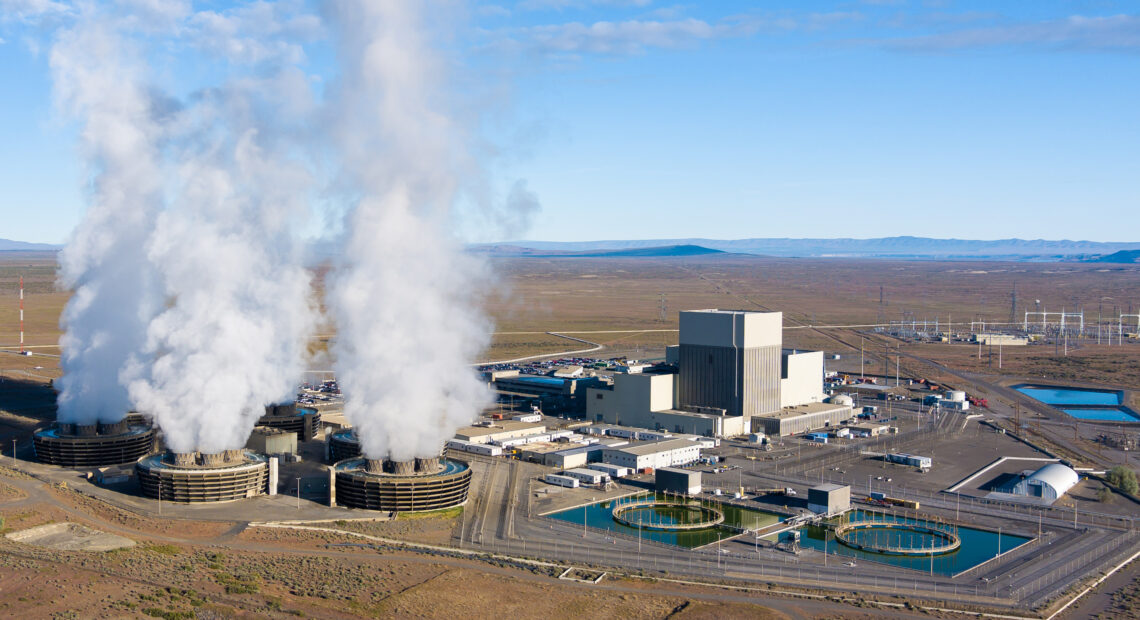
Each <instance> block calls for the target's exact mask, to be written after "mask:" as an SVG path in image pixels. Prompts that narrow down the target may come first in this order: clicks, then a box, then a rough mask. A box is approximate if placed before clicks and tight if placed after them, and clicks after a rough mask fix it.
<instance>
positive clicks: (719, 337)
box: [586, 310, 824, 437]
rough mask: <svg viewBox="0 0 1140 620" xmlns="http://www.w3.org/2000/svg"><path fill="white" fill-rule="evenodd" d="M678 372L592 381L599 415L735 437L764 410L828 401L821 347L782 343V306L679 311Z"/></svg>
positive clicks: (674, 357) (671, 355) (592, 408)
mask: <svg viewBox="0 0 1140 620" xmlns="http://www.w3.org/2000/svg"><path fill="white" fill-rule="evenodd" d="M678 341H679V342H680V344H679V345H677V346H676V347H668V348H667V349H666V359H667V360H668V361H670V362H675V363H676V364H677V372H676V373H675V374H673V373H670V372H656V371H654V370H655V369H645V371H643V372H641V373H634V374H629V373H622V374H617V375H614V378H613V384H612V386H610V387H595V388H588V389H587V392H586V416H587V419H589V420H590V421H593V422H604V423H606V424H619V425H626V426H634V427H639V428H649V429H656V430H663V431H668V432H673V433H688V434H693V435H701V436H705V437H734V436H739V435H744V434H747V433H748V432H750V431H751V430H753V427H754V426H755V424H754V422H753V420H754V419H755V418H756V417H758V416H764V415H770V414H776V413H779V412H780V411H781V410H782V408H785V407H790V406H796V405H803V404H809V403H819V402H821V401H823V399H824V394H823V374H824V371H823V353H822V352H820V351H797V350H793V349H784V348H783V346H782V345H783V313H780V312H747V311H737V310H692V311H684V312H681V314H680V333H679V336H678Z"/></svg>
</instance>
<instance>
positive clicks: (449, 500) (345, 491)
mask: <svg viewBox="0 0 1140 620" xmlns="http://www.w3.org/2000/svg"><path fill="white" fill-rule="evenodd" d="M470 486H471V467H470V466H469V465H468V464H467V463H465V462H463V461H459V460H456V459H450V458H443V457H433V458H416V459H415V460H412V461H393V460H391V459H367V458H364V457H354V458H350V459H346V460H343V461H340V462H338V463H336V464H335V465H333V466H332V467H331V468H330V469H329V504H330V505H343V506H348V507H350V508H366V509H368V510H385V511H390V512H417V511H424V510H439V509H441V508H450V507H452V506H460V505H462V504H464V503H466V502H467V491H468V489H469V488H470Z"/></svg>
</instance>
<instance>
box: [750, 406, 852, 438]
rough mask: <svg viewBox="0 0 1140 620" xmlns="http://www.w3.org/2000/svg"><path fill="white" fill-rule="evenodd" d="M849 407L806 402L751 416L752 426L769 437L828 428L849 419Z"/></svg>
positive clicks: (850, 412)
mask: <svg viewBox="0 0 1140 620" xmlns="http://www.w3.org/2000/svg"><path fill="white" fill-rule="evenodd" d="M851 415H852V411H851V407H848V406H847V405H843V404H839V403H807V404H803V405H796V406H794V407H784V408H783V409H781V410H780V411H777V412H775V413H770V414H767V415H762V416H757V417H755V418H752V426H753V428H754V429H755V430H757V431H761V432H763V433H764V434H766V435H768V436H771V437H787V436H789V435H800V434H803V433H808V432H811V431H815V430H820V429H830V428H832V427H835V426H838V425H840V424H842V423H843V421H844V420H849V419H851Z"/></svg>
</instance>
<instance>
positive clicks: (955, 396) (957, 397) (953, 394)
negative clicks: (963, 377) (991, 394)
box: [946, 390, 966, 403]
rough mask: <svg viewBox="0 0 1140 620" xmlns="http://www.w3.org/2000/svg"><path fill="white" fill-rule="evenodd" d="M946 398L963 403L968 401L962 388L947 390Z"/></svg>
mask: <svg viewBox="0 0 1140 620" xmlns="http://www.w3.org/2000/svg"><path fill="white" fill-rule="evenodd" d="M946 400H948V401H950V402H953V403H961V402H965V401H966V393H965V392H963V391H961V390H950V391H948V392H946Z"/></svg>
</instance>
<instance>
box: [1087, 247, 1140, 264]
mask: <svg viewBox="0 0 1140 620" xmlns="http://www.w3.org/2000/svg"><path fill="white" fill-rule="evenodd" d="M1086 260H1087V261H1088V262H1090V263H1140V250H1121V251H1119V252H1113V253H1112V254H1107V255H1105V256H1097V257H1095V258H1089V259H1086Z"/></svg>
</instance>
